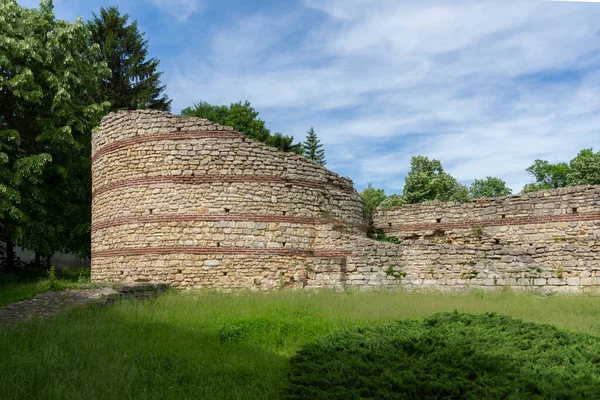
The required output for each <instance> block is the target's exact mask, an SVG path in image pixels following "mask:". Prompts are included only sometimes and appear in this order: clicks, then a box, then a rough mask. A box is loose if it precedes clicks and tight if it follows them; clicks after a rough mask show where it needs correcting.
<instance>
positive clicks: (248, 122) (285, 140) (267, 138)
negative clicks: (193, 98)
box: [181, 101, 304, 154]
mask: <svg viewBox="0 0 600 400" xmlns="http://www.w3.org/2000/svg"><path fill="white" fill-rule="evenodd" d="M181 115H183V116H185V117H199V118H206V119H208V120H210V121H212V122H215V123H217V124H221V125H226V126H232V127H233V129H235V130H236V131H238V132H242V133H243V134H244V135H246V137H248V138H250V139H252V140H256V141H257V142H263V143H266V144H267V145H269V146H272V147H276V148H278V149H279V150H281V151H284V152H292V153H296V154H303V153H304V150H303V148H302V145H301V144H300V143H297V144H293V141H294V137H293V136H285V135H283V134H281V133H275V134H274V135H272V134H271V131H270V130H269V129H267V127H266V126H265V121H263V120H262V119H260V118H258V115H259V113H258V111H256V110H255V109H254V108H252V106H251V105H250V102H249V101H245V102H243V103H242V102H241V101H239V102H237V103H231V104H230V105H229V106H225V105H222V106H215V105H212V104H208V103H207V102H205V101H201V102H200V103H196V104H194V106H193V107H187V108H184V109H183V110H182V111H181Z"/></svg>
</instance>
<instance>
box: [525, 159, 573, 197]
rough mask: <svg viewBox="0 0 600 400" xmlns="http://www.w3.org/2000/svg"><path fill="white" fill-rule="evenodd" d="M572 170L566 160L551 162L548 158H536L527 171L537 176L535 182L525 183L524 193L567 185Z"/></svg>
mask: <svg viewBox="0 0 600 400" xmlns="http://www.w3.org/2000/svg"><path fill="white" fill-rule="evenodd" d="M570 171H571V169H570V168H569V165H568V164H566V163H564V162H559V163H556V164H551V163H549V162H548V161H546V160H535V161H534V163H533V165H531V166H530V167H528V168H527V172H529V173H530V174H531V175H532V176H533V177H534V178H535V183H529V184H527V185H525V187H524V188H523V193H529V192H535V191H538V190H546V189H554V188H559V187H564V186H567V181H568V178H569V172H570Z"/></svg>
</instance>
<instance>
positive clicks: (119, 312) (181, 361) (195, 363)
mask: <svg viewBox="0 0 600 400" xmlns="http://www.w3.org/2000/svg"><path fill="white" fill-rule="evenodd" d="M126 310H127V312H123V309H122V308H118V307H116V308H113V309H97V308H94V309H87V310H74V311H72V312H69V313H66V314H63V315H60V316H58V317H55V318H51V319H48V320H43V321H39V320H34V321H30V322H27V323H22V324H19V325H17V326H14V327H10V328H7V327H4V328H0V329H2V330H0V354H2V358H1V359H0V398H2V399H26V398H36V399H57V398H85V399H188V398H190V399H191V398H194V399H198V398H201V399H236V398H239V399H242V398H243V399H253V398H257V399H258V398H260V399H264V398H278V397H280V395H281V390H282V385H283V383H284V381H285V375H286V373H287V368H288V359H287V358H285V357H282V356H279V355H277V354H275V353H272V352H269V351H267V350H265V349H261V348H258V347H256V346H250V345H248V344H246V343H237V342H236V343H234V342H227V341H225V342H224V341H222V340H221V339H219V337H218V335H217V333H216V332H214V329H213V330H211V329H207V328H205V327H202V326H196V325H193V324H189V325H187V326H181V325H179V326H178V325H174V324H170V323H167V322H164V321H157V320H155V321H152V320H151V319H152V317H151V316H148V315H146V314H145V315H143V316H141V315H140V314H137V315H136V314H135V308H133V309H126ZM148 319H150V320H148Z"/></svg>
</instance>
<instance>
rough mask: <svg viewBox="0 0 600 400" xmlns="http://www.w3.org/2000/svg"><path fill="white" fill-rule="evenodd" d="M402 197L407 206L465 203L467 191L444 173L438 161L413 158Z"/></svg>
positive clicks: (418, 157) (420, 157)
mask: <svg viewBox="0 0 600 400" xmlns="http://www.w3.org/2000/svg"><path fill="white" fill-rule="evenodd" d="M410 167H411V169H410V171H409V172H408V175H407V177H406V179H405V185H404V193H403V195H402V197H403V198H404V200H405V201H406V203H408V204H413V203H421V202H424V201H430V200H440V201H466V200H468V199H469V191H468V188H467V187H466V186H465V185H462V184H460V183H459V182H458V181H457V180H456V179H455V178H454V177H452V176H451V175H450V174H448V173H446V172H444V169H443V168H442V164H441V163H440V161H438V160H430V159H429V158H427V157H424V156H415V157H412V158H411V160H410Z"/></svg>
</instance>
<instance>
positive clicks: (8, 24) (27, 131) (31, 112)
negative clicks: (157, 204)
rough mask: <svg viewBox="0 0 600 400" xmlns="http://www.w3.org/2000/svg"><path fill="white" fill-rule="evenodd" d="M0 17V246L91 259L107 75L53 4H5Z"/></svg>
mask: <svg viewBox="0 0 600 400" xmlns="http://www.w3.org/2000/svg"><path fill="white" fill-rule="evenodd" d="M0 16H1V17H0V18H1V19H2V24H1V25H2V30H1V31H0V49H1V52H0V54H1V56H0V92H1V93H2V97H1V98H2V101H0V182H1V183H0V226H1V227H2V233H3V236H4V237H3V238H2V239H3V240H5V241H6V240H10V241H11V242H14V244H16V245H20V246H23V247H25V248H28V249H31V250H34V251H36V252H39V253H41V254H44V255H49V254H52V253H53V252H54V251H57V250H64V251H75V252H79V253H86V252H89V216H90V201H89V193H88V191H89V188H90V186H91V185H90V183H89V181H90V174H89V170H90V156H89V154H90V132H91V129H92V127H93V126H95V125H96V124H97V123H98V121H99V119H100V118H101V116H102V115H104V113H105V112H106V111H107V109H108V106H109V104H108V103H101V102H98V101H97V100H96V99H98V96H99V93H100V89H101V84H100V82H101V80H102V79H104V78H106V77H108V76H109V74H110V71H109V70H108V68H106V66H105V65H102V63H98V62H97V59H98V56H99V51H98V50H99V49H98V46H90V45H89V43H90V34H89V31H88V30H87V28H86V26H85V24H84V23H82V22H81V20H79V19H78V20H77V21H75V22H74V23H69V22H66V21H63V20H56V19H55V17H54V13H53V5H52V2H51V1H49V0H45V1H42V2H41V3H40V7H39V8H38V9H29V8H24V7H21V6H19V5H18V4H17V3H16V2H15V1H14V0H3V1H2V2H0ZM86 236H87V240H86V239H85V237H86ZM82 237H83V239H82Z"/></svg>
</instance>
